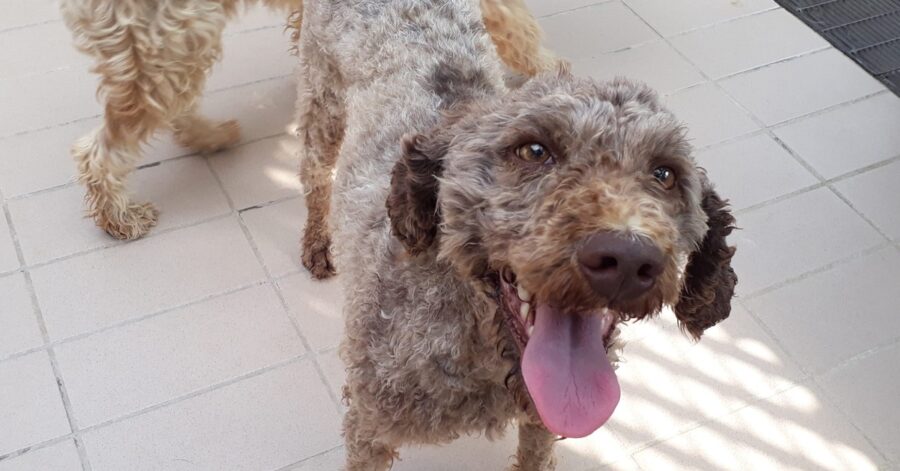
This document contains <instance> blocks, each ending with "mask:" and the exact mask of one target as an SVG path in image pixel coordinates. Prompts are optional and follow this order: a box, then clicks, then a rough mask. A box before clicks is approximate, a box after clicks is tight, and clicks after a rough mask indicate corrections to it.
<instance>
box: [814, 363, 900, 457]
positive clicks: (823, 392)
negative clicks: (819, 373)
mask: <svg viewBox="0 0 900 471" xmlns="http://www.w3.org/2000/svg"><path fill="white" fill-rule="evenodd" d="M810 382H811V383H812V384H813V385H815V389H816V390H817V391H818V392H819V395H818V397H819V399H820V400H824V401H825V402H826V403H827V404H829V405H830V406H831V408H832V409H834V410H835V411H836V412H837V414H838V415H839V416H840V417H841V418H843V419H844V421H845V422H847V424H849V425H850V427H851V428H852V429H853V430H855V431H856V433H858V434H859V435H860V436H861V437H862V438H863V440H865V442H866V443H867V444H868V445H869V446H870V447H872V449H873V450H875V453H878V457H879V458H881V464H886V463H890V462H891V461H890V458H889V457H888V454H887V453H886V452H884V451H882V450H881V447H879V446H878V444H877V443H876V442H875V440H872V438H870V437H869V434H867V433H866V431H865V430H863V428H862V427H860V426H859V425H857V424H856V421H854V420H853V418H852V417H850V414H848V413H847V411H845V410H844V408H843V407H841V404H840V402H838V401H837V400H836V399H835V398H833V397H831V394H830V393H829V392H828V390H827V389H825V388H824V387H822V385H821V384H820V383H819V382H818V380H817V379H816V377H815V376H813V377H812V378H810Z"/></svg>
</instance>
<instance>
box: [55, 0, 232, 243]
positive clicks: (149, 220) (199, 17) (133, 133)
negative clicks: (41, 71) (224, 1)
mask: <svg viewBox="0 0 900 471" xmlns="http://www.w3.org/2000/svg"><path fill="white" fill-rule="evenodd" d="M61 7H62V12H63V17H64V19H65V21H66V24H67V26H68V27H69V28H70V29H71V30H72V33H73V37H74V40H75V45H76V46H77V47H78V48H79V49H80V50H81V51H83V52H85V53H86V54H88V55H90V56H92V57H93V58H94V60H95V63H94V67H93V69H92V70H93V71H94V72H96V73H97V74H98V75H99V76H100V85H99V87H98V96H99V97H100V100H101V102H102V104H103V109H104V116H103V125H102V126H101V127H100V128H99V129H97V130H95V131H94V132H92V133H91V134H90V135H88V136H86V137H84V138H82V139H80V140H79V141H78V142H77V143H76V144H75V146H74V147H73V150H72V153H73V156H74V157H75V160H76V162H77V165H78V179H79V181H80V182H81V183H82V184H84V185H85V187H86V190H87V194H86V196H85V201H86V202H87V206H88V214H89V215H90V216H91V217H92V218H93V219H94V221H95V222H96V224H97V225H98V226H99V227H101V228H102V229H103V230H105V231H106V232H107V233H109V234H110V235H112V236H113V237H116V238H118V239H136V238H138V237H141V236H143V235H144V234H146V233H147V231H148V230H149V229H150V228H151V227H153V225H155V224H156V221H157V218H158V212H157V210H156V209H155V208H154V207H153V206H152V205H151V204H149V203H136V202H133V201H132V200H131V197H130V195H129V194H128V191H127V188H126V182H127V179H128V176H129V175H130V174H131V173H132V172H133V171H134V168H135V166H136V165H137V162H138V161H139V159H140V146H141V144H142V143H143V142H145V141H146V140H147V139H148V138H149V137H150V136H151V135H152V134H153V133H154V132H155V131H156V130H158V129H160V128H163V127H166V126H168V125H170V124H171V123H172V122H173V120H174V121H175V122H176V124H178V123H180V124H179V125H178V126H176V131H178V129H177V128H179V127H180V128H181V132H180V133H177V134H180V137H179V139H180V140H182V141H184V142H188V141H191V139H189V133H188V131H187V130H188V128H192V126H188V124H197V123H196V122H194V123H190V122H188V121H184V120H181V121H179V120H178V118H179V117H181V116H183V115H184V113H185V111H186V110H191V109H193V107H194V105H195V101H196V100H197V98H198V97H199V96H200V93H201V92H202V90H203V85H204V83H205V81H206V73H207V71H208V70H209V68H210V67H211V66H212V64H213V63H214V62H215V61H216V60H217V59H218V57H219V55H220V53H221V32H222V29H224V27H225V22H226V20H227V17H228V15H229V12H227V11H226V10H225V9H224V8H223V6H222V5H221V4H220V2H216V1H208V2H191V3H190V4H188V5H185V4H183V3H178V2H164V3H159V4H157V3H156V2H109V1H101V0H90V1H86V0H85V1H81V0H79V1H74V0H65V1H63V2H61ZM187 24H191V25H193V26H192V27H190V28H186V27H185V25H187ZM194 130H201V131H203V130H207V131H209V130H212V128H211V127H207V128H206V129H203V128H202V126H200V127H196V129H194ZM219 131H220V132H219V136H218V137H219V138H220V140H221V135H222V134H225V135H228V134H233V131H232V130H230V129H228V126H227V125H226V126H225V128H223V129H220V130H219ZM192 137H194V139H193V142H192V143H193V144H199V143H200V142H199V141H200V139H199V137H196V136H192ZM226 137H228V139H232V138H231V137H230V136H226ZM204 144H209V142H208V141H207V142H205V143H204ZM192 147H193V146H192Z"/></svg>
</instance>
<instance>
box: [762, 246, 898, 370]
mask: <svg viewBox="0 0 900 471" xmlns="http://www.w3.org/2000/svg"><path fill="white" fill-rule="evenodd" d="M898 286H900V253H898V252H897V251H896V250H895V249H894V248H893V247H889V248H886V249H882V250H879V251H877V252H875V253H872V254H870V255H867V256H865V257H862V258H859V259H856V260H853V261H851V262H849V263H845V264H841V265H838V266H836V267H834V268H832V269H831V270H828V271H826V272H824V273H817V274H815V275H813V276H810V277H809V278H805V279H803V280H800V281H798V282H796V283H792V284H790V285H788V286H785V287H784V288H780V289H778V290H775V291H773V292H770V293H766V294H764V295H762V296H760V297H758V298H754V299H752V300H749V301H747V303H748V306H749V307H750V309H752V310H753V312H754V313H755V314H756V315H757V316H758V317H759V318H760V319H762V320H763V322H765V323H766V325H768V326H769V329H770V330H771V331H772V333H773V334H774V335H775V336H777V337H778V339H779V340H781V343H782V345H785V348H787V349H788V350H789V351H790V352H791V354H792V355H793V357H794V358H796V359H797V361H799V362H800V363H801V364H803V365H804V366H805V367H806V368H807V369H808V370H811V371H823V370H825V369H828V368H830V367H833V366H835V365H837V364H838V363H840V362H841V361H843V360H846V359H848V358H850V357H852V356H853V355H856V354H858V353H861V352H864V351H866V350H868V349H870V348H873V347H876V346H878V345H881V344H883V343H885V342H888V341H890V340H893V339H896V338H898V337H900V316H898V315H897V299H896V288H897V287H898Z"/></svg>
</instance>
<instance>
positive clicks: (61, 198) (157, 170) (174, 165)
mask: <svg viewBox="0 0 900 471" xmlns="http://www.w3.org/2000/svg"><path fill="white" fill-rule="evenodd" d="M130 182H131V184H130V185H129V189H130V192H131V193H132V195H133V200H134V201H139V202H151V203H153V204H154V205H155V206H156V208H157V209H159V210H160V217H159V223H158V224H157V225H156V227H154V228H153V229H151V231H152V232H151V234H152V233H153V232H155V231H163V230H166V229H170V228H172V227H178V226H184V225H188V224H191V223H195V222H199V221H202V220H204V219H209V218H213V217H216V216H223V215H225V214H228V213H229V212H231V208H230V207H229V206H228V200H227V199H226V198H225V195H224V194H223V193H222V190H221V189H220V188H219V184H218V182H216V179H215V177H214V176H213V175H212V173H211V172H210V170H209V167H208V166H207V164H206V162H205V161H204V160H203V159H202V158H200V157H192V158H186V159H180V160H175V161H172V162H167V163H164V164H161V165H157V166H154V167H149V168H144V169H141V170H139V171H137V172H135V173H134V175H132V177H131V179H130ZM9 211H10V214H11V215H12V218H13V224H15V225H16V228H17V232H18V233H19V234H20V240H21V241H22V244H21V245H22V252H23V254H24V255H25V261H26V262H27V263H28V264H30V265H32V264H35V263H41V262H46V261H48V260H52V259H55V258H59V257H62V256H65V255H70V254H73V253H77V252H82V251H85V250H89V249H93V248H97V247H104V246H110V245H113V244H116V243H119V242H118V241H116V240H115V239H113V238H112V237H110V236H109V235H108V234H106V233H105V232H104V231H103V230H102V229H100V228H98V227H97V226H96V224H94V221H93V220H92V219H90V218H88V217H86V216H85V211H86V207H85V205H84V189H83V188H82V187H81V185H74V186H69V187H66V188H63V189H60V190H53V191H50V192H46V193H39V194H36V195H34V196H30V197H27V198H24V199H19V200H15V201H11V202H9Z"/></svg>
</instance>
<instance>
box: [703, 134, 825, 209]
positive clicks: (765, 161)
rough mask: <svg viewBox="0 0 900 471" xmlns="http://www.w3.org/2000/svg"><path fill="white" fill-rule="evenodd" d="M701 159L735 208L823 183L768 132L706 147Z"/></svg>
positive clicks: (741, 207)
mask: <svg viewBox="0 0 900 471" xmlns="http://www.w3.org/2000/svg"><path fill="white" fill-rule="evenodd" d="M697 162H698V163H699V164H700V166H701V167H703V168H705V169H706V170H707V172H708V174H709V178H710V180H712V182H713V184H715V185H716V189H717V190H718V192H719V194H720V195H722V197H724V198H728V199H729V200H730V201H731V207H732V208H734V209H735V210H740V209H743V208H746V207H748V206H753V205H755V204H759V203H762V202H764V201H768V200H770V199H772V198H775V197H778V196H781V195H785V194H788V193H790V192H792V191H796V190H799V189H801V188H805V187H808V186H811V185H815V184H816V183H818V182H819V180H818V179H817V178H816V177H814V176H813V175H812V174H811V173H809V171H808V170H806V169H805V168H803V166H802V165H800V164H799V163H798V162H797V160H796V159H794V157H792V156H791V154H789V153H788V151H786V150H785V149H784V148H783V147H781V145H779V144H778V143H777V142H775V140H773V139H772V138H771V137H769V136H768V135H766V134H757V135H755V136H751V137H747V138H742V139H739V140H736V141H733V142H729V143H727V144H721V145H717V146H713V147H709V148H707V149H704V150H702V151H700V152H698V153H697Z"/></svg>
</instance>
